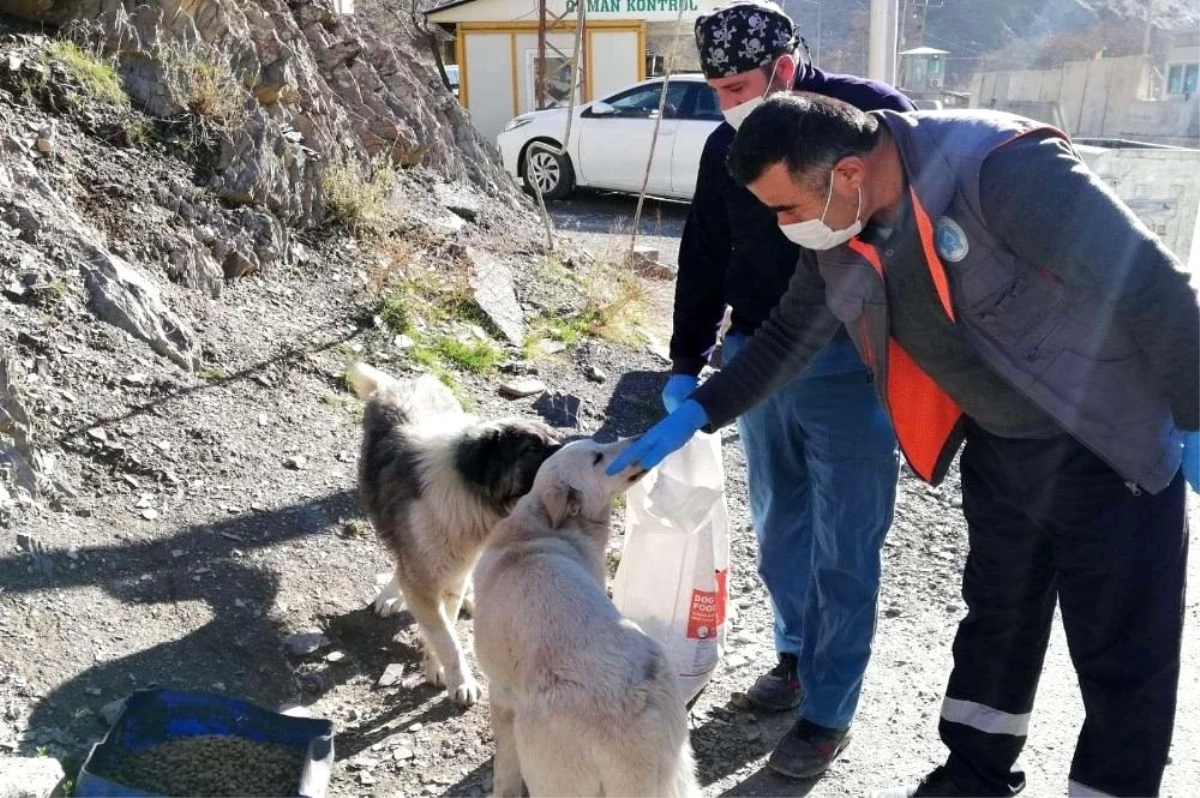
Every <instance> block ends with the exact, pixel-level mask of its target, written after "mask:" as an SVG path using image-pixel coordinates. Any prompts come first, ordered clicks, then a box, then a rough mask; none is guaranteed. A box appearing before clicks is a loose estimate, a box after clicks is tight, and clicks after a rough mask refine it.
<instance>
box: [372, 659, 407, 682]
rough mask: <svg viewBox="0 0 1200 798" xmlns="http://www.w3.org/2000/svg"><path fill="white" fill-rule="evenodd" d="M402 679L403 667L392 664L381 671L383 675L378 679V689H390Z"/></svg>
mask: <svg viewBox="0 0 1200 798" xmlns="http://www.w3.org/2000/svg"><path fill="white" fill-rule="evenodd" d="M403 678H404V665H402V664H401V663H399V662H393V663H392V664H391V665H388V666H387V667H386V668H384V669H383V675H382V676H380V677H379V682H378V684H379V686H380V687H392V686H393V685H396V684H399V683H400V680H401V679H403Z"/></svg>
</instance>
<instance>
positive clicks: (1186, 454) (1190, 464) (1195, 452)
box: [639, 432, 1200, 493]
mask: <svg viewBox="0 0 1200 798" xmlns="http://www.w3.org/2000/svg"><path fill="white" fill-rule="evenodd" d="M639 443H640V441H639ZM1182 469H1183V478H1184V479H1186V480H1187V481H1188V484H1189V485H1191V486H1192V490H1194V491H1196V492H1197V493H1200V432H1185V433H1183V466H1182Z"/></svg>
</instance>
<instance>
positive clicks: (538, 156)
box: [523, 145, 575, 200]
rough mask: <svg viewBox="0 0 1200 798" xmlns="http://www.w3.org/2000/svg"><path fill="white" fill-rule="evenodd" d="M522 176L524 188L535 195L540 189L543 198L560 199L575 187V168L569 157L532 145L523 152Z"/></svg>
mask: <svg viewBox="0 0 1200 798" xmlns="http://www.w3.org/2000/svg"><path fill="white" fill-rule="evenodd" d="M523 177H524V180H525V190H526V191H528V192H529V193H530V194H532V195H534V196H535V197H536V196H537V192H538V189H541V192H542V198H543V199H548V200H559V199H562V198H564V197H566V196H567V195H568V194H570V193H571V190H572V189H574V188H575V170H574V169H573V168H572V167H571V159H570V158H568V157H567V156H566V155H559V154H557V153H553V152H548V151H547V150H544V149H542V148H541V147H534V146H533V145H530V147H529V149H527V150H526V153H525V171H524V174H523ZM535 184H536V186H537V188H535V187H534V185H535Z"/></svg>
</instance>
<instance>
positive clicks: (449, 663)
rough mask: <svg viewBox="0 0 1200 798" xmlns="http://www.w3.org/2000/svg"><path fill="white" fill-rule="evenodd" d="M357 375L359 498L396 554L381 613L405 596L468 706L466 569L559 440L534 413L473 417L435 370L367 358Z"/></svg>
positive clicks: (474, 690) (475, 693) (433, 666)
mask: <svg viewBox="0 0 1200 798" xmlns="http://www.w3.org/2000/svg"><path fill="white" fill-rule="evenodd" d="M350 376H351V382H352V384H353V387H354V391H355V393H356V394H357V395H358V396H359V398H361V399H363V400H365V401H366V403H367V406H366V412H365V413H364V415H363V443H362V451H361V454H360V457H359V469H358V482H359V495H360V498H361V500H362V503H363V506H364V509H365V510H366V512H367V515H368V516H369V517H370V519H371V522H372V523H373V524H374V525H375V531H376V533H377V534H378V536H379V539H380V541H382V543H383V544H384V546H385V547H387V549H388V550H389V551H390V552H391V554H392V557H393V559H394V561H395V569H394V571H393V574H392V581H391V583H390V584H388V585H387V586H386V587H385V588H384V589H383V590H382V591H381V592H380V594H379V596H378V597H377V598H376V599H375V610H376V612H378V613H379V614H380V615H391V614H393V613H395V612H398V611H399V610H400V608H401V603H402V601H403V604H404V605H405V606H407V607H408V609H409V611H410V612H411V613H412V615H413V617H414V618H415V619H416V621H417V625H418V626H419V628H420V631H421V636H422V637H423V639H424V641H425V652H424V655H425V678H426V680H427V681H428V682H430V683H431V684H445V685H446V688H447V690H448V691H449V692H450V695H451V696H453V698H454V701H455V702H456V703H458V704H460V705H462V706H467V705H470V704H473V703H474V702H475V701H476V700H478V698H479V685H478V683H477V682H476V681H475V679H474V677H473V676H472V675H471V671H470V667H469V666H468V665H467V661H466V657H465V656H464V654H463V649H462V645H461V644H460V642H459V640H458V636H457V635H456V634H455V631H454V623H455V620H456V619H457V618H458V613H459V610H460V609H461V608H462V606H463V602H464V599H466V598H467V594H468V591H469V589H470V577H471V571H472V569H473V568H474V567H475V561H476V560H477V559H478V558H479V554H480V552H481V550H482V549H483V545H484V543H485V541H486V539H487V536H488V534H489V533H490V532H491V530H492V527H494V526H495V525H496V524H497V523H498V522H499V521H500V519H501V518H503V517H504V516H505V515H507V514H508V512H509V510H511V509H512V506H513V505H514V503H515V502H516V501H517V499H519V498H520V497H521V496H523V495H524V494H525V493H527V492H528V491H529V489H530V487H532V485H533V480H534V477H535V476H536V475H537V471H538V468H539V467H540V466H541V464H542V462H543V461H544V460H545V459H546V458H547V457H549V456H550V455H551V454H552V453H554V452H555V451H557V450H558V449H559V448H560V443H559V441H558V440H557V439H556V438H555V436H554V433H553V431H552V430H551V429H550V428H549V427H548V426H546V425H545V424H542V423H540V422H537V421H530V420H526V419H519V418H506V419H500V420H497V421H480V420H478V419H476V418H474V417H473V416H470V415H468V414H467V413H465V412H464V411H463V409H462V406H461V405H460V404H459V402H458V400H457V399H455V397H454V394H452V393H451V392H450V390H449V389H448V388H446V386H444V385H442V384H441V382H439V381H438V380H437V379H436V378H434V377H432V376H428V375H423V376H420V377H416V378H411V379H396V378H394V377H391V376H389V375H387V374H384V373H383V372H381V371H379V370H377V369H375V368H372V367H371V366H368V365H366V364H364V363H359V364H357V365H355V366H354V367H353V369H352V371H351V375H350Z"/></svg>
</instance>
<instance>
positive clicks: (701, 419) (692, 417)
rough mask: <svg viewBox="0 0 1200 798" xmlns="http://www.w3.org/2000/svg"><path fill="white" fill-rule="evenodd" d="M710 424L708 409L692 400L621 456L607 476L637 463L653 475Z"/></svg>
mask: <svg viewBox="0 0 1200 798" xmlns="http://www.w3.org/2000/svg"><path fill="white" fill-rule="evenodd" d="M707 423H708V416H707V415H706V414H705V412H704V408H703V407H701V406H700V404H699V403H698V402H696V400H694V399H688V400H687V401H686V402H684V403H683V404H681V405H680V406H679V407H678V408H677V409H676V410H675V411H674V412H673V413H671V415H669V416H667V417H666V418H664V419H663V420H662V421H660V422H658V423H657V424H655V425H654V426H653V427H651V428H650V429H648V430H646V432H645V433H644V434H643V435H642V437H640V438H638V439H637V441H636V442H635V443H634V444H633V445H632V446H630V447H629V448H628V449H626V450H625V451H623V452H621V456H620V457H618V458H617V459H616V460H613V462H612V465H610V466H609V467H608V471H607V472H606V473H607V474H608V475H609V476H610V477H611V476H615V475H616V474H619V473H621V472H622V471H624V470H625V469H626V468H629V467H630V466H631V465H634V464H635V463H636V464H638V465H640V466H641V467H642V468H644V469H646V470H647V471H649V470H650V469H652V468H654V467H655V466H657V465H658V464H659V463H661V462H662V461H663V460H664V459H666V457H667V455H669V454H671V453H672V452H674V451H676V450H677V449H680V448H682V447H683V445H684V444H686V443H687V442H688V441H690V440H691V439H692V436H693V435H695V434H696V431H697V430H698V429H700V428H701V427H703V426H704V425H705V424H707Z"/></svg>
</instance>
